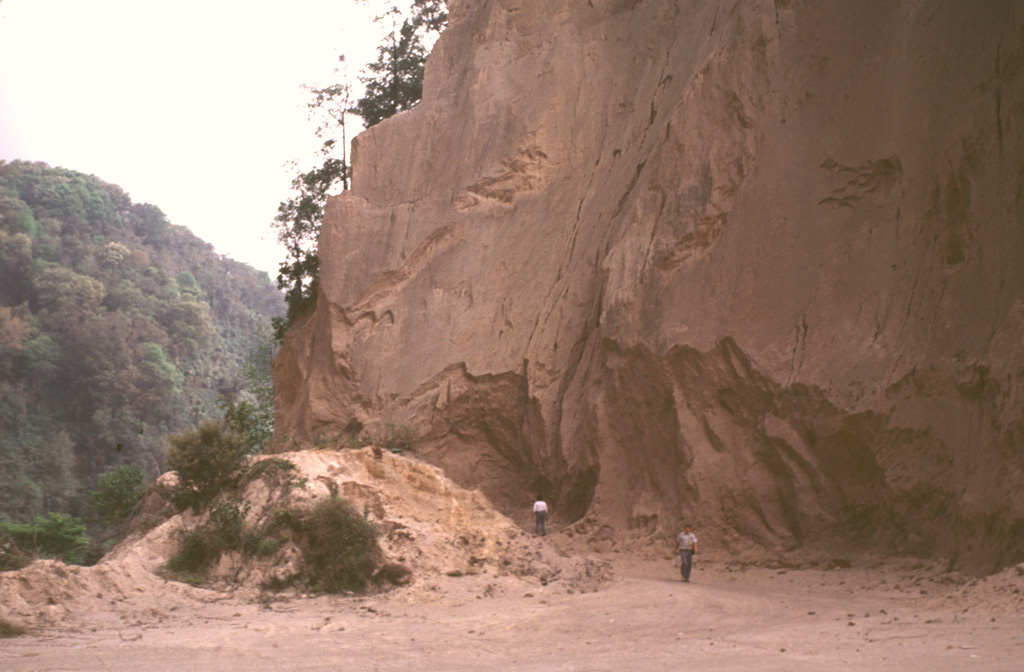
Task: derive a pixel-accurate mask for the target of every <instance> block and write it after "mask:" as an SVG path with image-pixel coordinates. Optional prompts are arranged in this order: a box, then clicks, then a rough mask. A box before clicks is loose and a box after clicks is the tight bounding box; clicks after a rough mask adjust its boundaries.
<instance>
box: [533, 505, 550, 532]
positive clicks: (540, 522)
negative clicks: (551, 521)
mask: <svg viewBox="0 0 1024 672" xmlns="http://www.w3.org/2000/svg"><path fill="white" fill-rule="evenodd" d="M536 515H537V524H536V525H535V526H534V528H533V531H534V532H535V533H536V534H540V535H544V536H547V534H548V531H547V529H545V527H544V519H545V518H547V517H548V514H547V513H546V512H544V511H538V512H537V514H536Z"/></svg>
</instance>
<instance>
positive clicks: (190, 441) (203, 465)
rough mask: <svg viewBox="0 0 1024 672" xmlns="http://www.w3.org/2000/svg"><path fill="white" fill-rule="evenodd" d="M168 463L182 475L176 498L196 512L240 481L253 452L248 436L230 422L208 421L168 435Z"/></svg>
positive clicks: (174, 498) (178, 503) (181, 505)
mask: <svg viewBox="0 0 1024 672" xmlns="http://www.w3.org/2000/svg"><path fill="white" fill-rule="evenodd" d="M167 441H168V443H169V444H170V448H169V449H168V451H167V457H166V458H165V459H164V466H165V467H166V468H167V469H168V470H171V471H175V472H177V474H178V487H177V489H176V491H175V493H174V495H173V498H172V499H173V501H174V503H175V505H176V506H178V507H179V508H187V507H192V509H193V510H194V511H196V512H198V511H200V510H201V509H202V508H203V507H204V506H206V505H207V504H209V503H210V502H211V501H212V500H213V498H214V497H216V496H217V495H218V494H220V492H221V491H222V490H224V489H226V488H230V487H233V486H234V485H236V484H237V483H238V478H239V477H240V475H241V472H242V468H243V467H244V466H245V464H246V455H247V454H248V452H249V447H248V444H247V443H246V441H245V438H244V437H243V436H241V435H240V434H238V433H237V432H235V431H233V430H232V429H231V428H230V427H228V425H227V423H225V422H223V421H216V420H204V421H202V422H201V423H199V429H197V430H196V431H194V432H184V433H182V434H174V435H171V436H169V437H167Z"/></svg>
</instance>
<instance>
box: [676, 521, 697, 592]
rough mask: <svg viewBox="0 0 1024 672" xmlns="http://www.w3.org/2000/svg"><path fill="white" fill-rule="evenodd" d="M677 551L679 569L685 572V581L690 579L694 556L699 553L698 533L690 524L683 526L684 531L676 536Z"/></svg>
mask: <svg viewBox="0 0 1024 672" xmlns="http://www.w3.org/2000/svg"><path fill="white" fill-rule="evenodd" d="M676 553H679V557H680V560H681V562H680V565H679V570H680V571H681V572H682V573H683V581H687V582H688V581H689V580H690V570H691V569H693V556H694V555H696V554H697V535H695V534H694V533H693V530H692V529H691V528H690V526H689V525H684V526H683V531H682V532H680V533H679V536H678V537H676Z"/></svg>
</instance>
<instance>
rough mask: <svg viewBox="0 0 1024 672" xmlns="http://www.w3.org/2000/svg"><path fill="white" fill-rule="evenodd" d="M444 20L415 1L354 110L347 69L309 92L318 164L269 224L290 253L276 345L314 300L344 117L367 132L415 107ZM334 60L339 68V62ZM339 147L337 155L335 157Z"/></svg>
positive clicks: (344, 142) (344, 168)
mask: <svg viewBox="0 0 1024 672" xmlns="http://www.w3.org/2000/svg"><path fill="white" fill-rule="evenodd" d="M400 15H401V13H400V12H399V11H398V10H397V9H394V8H393V9H392V10H391V11H390V12H388V13H387V14H385V15H384V16H380V17H377V21H378V22H383V21H386V20H394V19H395V17H398V16H400ZM447 21H448V14H447V12H446V11H445V3H444V0H412V3H411V6H410V8H409V15H408V18H405V19H404V20H403V21H402V24H401V26H400V27H398V28H397V29H396V30H394V31H392V32H391V33H389V34H388V35H387V36H386V37H385V38H384V43H383V44H381V46H380V47H379V48H378V50H377V60H376V61H375V62H373V63H369V64H367V66H366V73H365V74H363V75H362V76H360V77H359V80H360V81H361V82H362V83H363V84H364V85H365V87H366V91H365V94H364V95H363V97H362V98H360V99H359V100H358V101H356V103H355V104H354V105H350V99H351V95H352V91H351V87H350V86H349V85H348V83H347V82H346V81H345V78H344V74H343V73H344V68H339V70H337V71H336V74H339V75H342V77H343V78H342V81H341V82H340V83H337V84H332V85H329V86H325V87H319V88H318V87H307V90H308V91H309V92H310V94H311V100H310V102H309V104H308V106H309V111H310V116H311V117H312V116H316V117H318V118H319V119H320V123H319V125H318V127H317V131H316V134H317V137H319V138H320V139H321V140H323V144H322V145H321V148H320V150H319V157H318V160H319V161H322V163H321V165H319V166H317V167H315V168H313V169H312V170H309V171H306V172H301V173H299V175H298V176H297V177H296V178H295V179H294V180H292V185H291V186H292V191H293V195H292V196H291V197H290V198H288V199H287V200H285V201H282V202H281V204H280V205H279V206H278V212H277V216H276V217H275V218H274V223H273V226H274V228H275V229H277V232H278V240H279V241H280V242H281V243H283V244H284V246H285V249H286V250H287V257H286V258H285V261H283V262H282V263H281V264H280V266H279V268H278V275H277V284H278V288H280V289H283V290H285V292H286V294H285V300H286V302H287V304H288V317H287V319H286V320H281V319H278V320H275V334H276V337H277V338H278V340H280V339H281V338H282V337H283V335H284V331H285V330H286V329H287V326H288V322H290V321H291V320H293V319H294V318H295V317H296V316H297V315H299V314H300V313H301V312H303V310H304V309H305V308H306V307H308V306H309V305H311V304H312V303H313V301H314V300H315V298H316V284H315V280H316V278H317V275H318V274H319V271H320V260H319V258H318V256H317V240H318V238H319V235H320V226H321V223H322V222H323V215H324V205H325V204H326V202H327V195H328V193H329V192H330V191H331V190H333V189H335V188H337V187H338V186H340V187H341V188H342V189H343V190H344V189H348V187H349V179H350V166H349V164H348V161H347V156H346V150H347V147H348V138H347V126H346V115H347V114H355V115H357V116H359V117H360V118H361V119H362V120H363V123H364V125H365V126H367V127H369V126H373V125H374V124H377V123H379V122H380V121H382V120H384V119H386V118H388V117H390V116H392V115H394V114H396V113H398V112H401V111H403V110H408V109H410V108H412V107H413V106H415V105H416V103H418V102H419V101H420V98H422V96H423V66H424V64H425V63H426V60H427V47H426V44H427V42H428V40H429V39H430V38H431V37H432V36H436V34H438V33H440V32H441V30H443V29H444V27H445V25H446V24H447ZM339 61H340V62H341V63H342V65H343V66H344V62H345V59H344V56H343V57H341V58H340V59H339ZM338 136H340V138H339V137H338ZM339 140H340V142H339ZM339 146H340V150H341V157H337V156H336V152H337V150H338V149H339Z"/></svg>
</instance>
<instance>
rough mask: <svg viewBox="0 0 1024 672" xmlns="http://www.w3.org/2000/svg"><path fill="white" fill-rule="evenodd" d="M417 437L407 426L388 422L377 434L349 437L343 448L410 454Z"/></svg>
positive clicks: (414, 431)
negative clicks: (377, 449)
mask: <svg viewBox="0 0 1024 672" xmlns="http://www.w3.org/2000/svg"><path fill="white" fill-rule="evenodd" d="M418 438H419V435H418V434H417V433H416V430H415V429H413V428H412V427H410V426H409V425H396V424H394V423H392V422H388V423H386V424H385V425H384V431H382V432H380V433H379V434H360V435H359V436H351V437H349V438H348V439H346V440H345V441H344V444H343V446H344V447H345V448H365V447H366V446H377V447H379V448H383V449H385V450H390V451H391V452H392V453H405V452H410V451H412V450H413V449H414V448H415V447H416V440H417V439H418Z"/></svg>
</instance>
